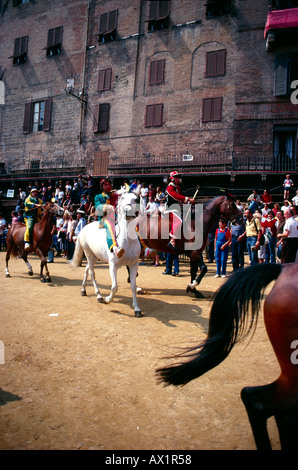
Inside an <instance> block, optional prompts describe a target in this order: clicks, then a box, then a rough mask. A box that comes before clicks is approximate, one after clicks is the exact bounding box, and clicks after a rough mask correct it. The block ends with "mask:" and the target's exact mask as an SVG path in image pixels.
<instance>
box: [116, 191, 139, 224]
mask: <svg viewBox="0 0 298 470" xmlns="http://www.w3.org/2000/svg"><path fill="white" fill-rule="evenodd" d="M117 194H118V196H119V197H118V206H117V210H118V215H119V216H120V217H122V218H124V219H131V218H134V217H135V216H136V209H137V196H136V194H135V193H134V192H132V191H122V190H120V191H117Z"/></svg>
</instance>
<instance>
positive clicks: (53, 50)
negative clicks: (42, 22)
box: [45, 26, 63, 57]
mask: <svg viewBox="0 0 298 470" xmlns="http://www.w3.org/2000/svg"><path fill="white" fill-rule="evenodd" d="M62 32H63V27H62V26H59V27H58V28H51V29H49V31H48V43H47V47H45V50H46V51H47V53H46V55H47V57H53V56H55V55H59V54H61V51H62Z"/></svg>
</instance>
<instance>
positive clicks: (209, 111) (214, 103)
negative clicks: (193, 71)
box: [202, 97, 222, 122]
mask: <svg viewBox="0 0 298 470" xmlns="http://www.w3.org/2000/svg"><path fill="white" fill-rule="evenodd" d="M221 113H222V98H221V97H220V98H205V99H204V100H203V115H202V121H203V122H210V121H221Z"/></svg>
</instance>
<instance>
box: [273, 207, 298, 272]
mask: <svg viewBox="0 0 298 470" xmlns="http://www.w3.org/2000/svg"><path fill="white" fill-rule="evenodd" d="M285 219H286V223H285V225H284V231H283V233H280V234H278V236H277V238H279V239H280V240H282V244H283V245H282V249H281V257H280V258H281V263H295V261H296V254H297V249H298V222H297V221H296V220H295V218H294V211H293V209H287V210H286V212H285Z"/></svg>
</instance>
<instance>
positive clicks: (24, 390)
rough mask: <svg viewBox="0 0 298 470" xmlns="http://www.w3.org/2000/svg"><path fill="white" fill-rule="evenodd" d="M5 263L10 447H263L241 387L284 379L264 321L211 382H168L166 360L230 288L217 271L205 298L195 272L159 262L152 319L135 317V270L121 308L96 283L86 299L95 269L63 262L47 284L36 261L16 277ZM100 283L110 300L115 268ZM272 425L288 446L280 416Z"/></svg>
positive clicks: (0, 262) (6, 436)
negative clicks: (194, 292) (162, 370)
mask: <svg viewBox="0 0 298 470" xmlns="http://www.w3.org/2000/svg"><path fill="white" fill-rule="evenodd" d="M4 259H5V253H4V252H1V253H0V277H1V304H0V309H1V312H0V314H1V324H0V341H2V342H3V343H4V348H5V361H4V364H0V375H1V383H0V428H1V433H0V449H2V450H4V449H10V450H13V449H27V450H29V449H35V450H38V449H45V450H46V449H51V450H56V449H61V450H77V449H81V450H84V449H86V450H91V449H95V450H111V449H113V450H158V449H161V450H162V449H163V450H194V449H197V450H233V449H235V450H236V449H238V450H241V449H242V450H250V449H252V450H254V449H255V444H254V440H253V437H252V433H251V429H250V425H249V422H248V418H247V415H246V411H245V409H244V406H243V404H242V402H241V399H240V391H241V389H242V388H243V387H244V386H247V385H262V384H266V383H269V382H271V381H272V380H275V379H276V378H277V377H278V374H279V367H278V364H277V361H276V358H275V355H274V353H273V350H272V347H271V344H270V343H269V340H268V337H267V335H266V331H265V327H264V323H263V317H262V315H261V317H260V321H259V323H258V327H257V332H256V334H255V336H254V337H253V339H252V340H251V341H250V343H248V342H247V341H245V342H244V343H243V344H240V345H239V346H237V347H235V348H234V350H233V351H232V353H231V355H230V356H229V357H228V358H227V359H226V360H225V361H224V363H222V364H221V365H220V366H218V367H217V368H216V369H214V370H212V371H210V372H209V373H208V374H206V375H205V376H203V377H202V378H200V379H197V380H195V381H193V382H191V383H190V384H188V385H186V386H185V387H183V388H174V387H163V386H161V385H158V384H157V382H156V377H155V369H156V368H157V367H160V366H161V365H164V364H168V363H169V361H167V360H164V359H163V357H164V356H167V355H171V354H174V353H176V352H177V351H178V349H179V348H180V347H184V346H191V345H196V344H198V343H199V342H200V341H201V340H202V339H204V338H205V336H206V333H207V330H208V318H209V312H210V305H211V304H210V298H211V295H212V293H213V292H214V291H215V290H216V289H217V288H218V287H219V286H220V285H221V283H222V282H223V281H224V280H223V279H214V278H213V276H214V274H215V266H214V265H213V264H208V273H207V275H206V276H205V278H204V280H203V282H202V284H201V292H202V293H203V294H204V295H205V296H206V299H204V300H197V299H195V298H194V297H193V296H191V295H189V294H186V292H185V288H186V285H187V282H188V281H189V266H188V264H185V263H182V264H181V275H180V276H179V277H172V276H164V275H162V271H163V270H164V266H160V267H153V266H151V265H150V261H147V262H146V265H145V266H140V268H139V277H138V285H139V286H142V287H143V288H144V289H145V290H146V292H147V293H146V295H143V296H140V299H139V301H140V307H141V309H142V313H143V314H144V317H143V318H135V317H134V312H133V310H132V308H131V294H130V288H129V285H128V284H127V281H126V278H127V273H126V269H125V268H122V269H121V270H120V271H119V272H118V279H119V291H118V293H117V296H116V299H115V301H114V302H113V303H112V304H110V305H102V304H98V303H97V302H96V297H95V293H94V289H93V285H92V284H91V282H90V281H89V283H88V286H87V287H88V288H87V294H88V295H87V297H81V295H80V286H81V282H82V279H83V273H84V267H85V262H83V267H80V268H77V269H76V270H74V271H73V270H71V269H70V267H69V265H68V263H67V261H66V260H65V259H63V258H55V262H54V263H53V264H49V268H50V272H51V275H52V283H51V284H42V283H41V282H40V281H39V279H38V274H39V264H40V263H39V260H38V259H37V258H36V257H35V255H30V256H29V260H30V262H31V263H32V265H33V268H34V276H33V277H29V276H28V274H27V267H26V265H25V264H24V263H23V261H22V260H17V259H11V261H10V273H11V278H6V277H5V270H4V267H5V262H4ZM230 270H231V267H230V265H229V272H230ZM96 278H97V281H98V283H99V284H100V285H101V286H102V288H101V292H102V293H103V294H108V293H109V287H110V278H109V273H108V268H107V266H106V265H104V264H98V265H97V267H96ZM52 314H58V315H55V316H52ZM268 428H269V432H270V435H271V439H272V445H273V449H279V448H280V446H279V440H278V433H277V430H276V427H275V423H274V421H273V420H270V421H269V425H268Z"/></svg>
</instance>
